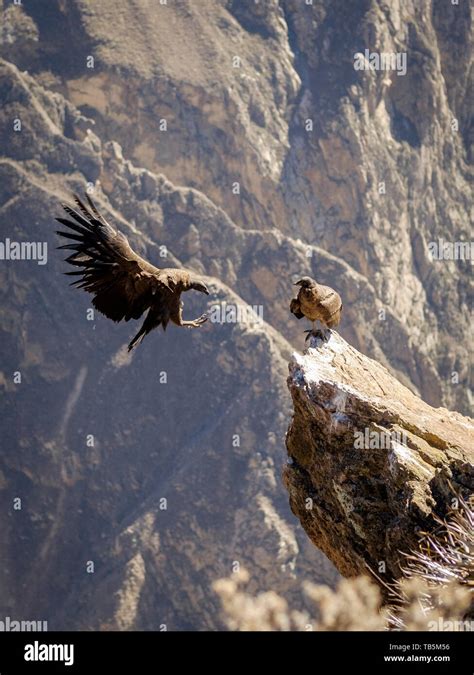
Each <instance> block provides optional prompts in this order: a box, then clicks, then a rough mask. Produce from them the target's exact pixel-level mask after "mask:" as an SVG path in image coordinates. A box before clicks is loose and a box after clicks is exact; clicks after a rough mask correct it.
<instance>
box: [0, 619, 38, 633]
mask: <svg viewBox="0 0 474 675" xmlns="http://www.w3.org/2000/svg"><path fill="white" fill-rule="evenodd" d="M47 630H48V622H47V621H24V620H21V621H17V620H16V619H11V618H10V617H9V616H6V617H5V618H4V619H3V621H2V620H1V619H0V633H28V632H30V631H38V632H45V631H47Z"/></svg>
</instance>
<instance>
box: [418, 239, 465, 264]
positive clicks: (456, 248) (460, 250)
mask: <svg viewBox="0 0 474 675" xmlns="http://www.w3.org/2000/svg"><path fill="white" fill-rule="evenodd" d="M428 254H429V257H430V260H470V261H471V264H473V261H474V242H472V241H445V240H444V239H442V238H438V241H430V242H429V243H428Z"/></svg>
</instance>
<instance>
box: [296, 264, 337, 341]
mask: <svg viewBox="0 0 474 675" xmlns="http://www.w3.org/2000/svg"><path fill="white" fill-rule="evenodd" d="M295 286H301V288H300V290H299V291H298V295H297V296H296V298H293V300H292V301H291V303H290V312H291V313H292V314H294V315H295V316H296V318H297V319H302V318H303V317H304V316H305V317H306V318H307V319H309V320H310V321H312V322H313V329H312V330H310V331H308V332H309V333H311V332H313V331H314V323H315V322H316V321H320V322H321V323H322V324H323V325H324V326H325V327H326V328H334V327H335V326H337V325H338V324H339V322H340V320H341V312H342V301H341V296H340V295H339V293H336V291H335V290H334V289H332V288H330V287H329V286H322V285H321V284H318V283H317V282H316V281H314V279H311V277H303V278H302V279H300V280H299V281H297V282H296V283H295Z"/></svg>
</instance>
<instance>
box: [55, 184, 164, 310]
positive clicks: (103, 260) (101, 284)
mask: <svg viewBox="0 0 474 675" xmlns="http://www.w3.org/2000/svg"><path fill="white" fill-rule="evenodd" d="M74 199H75V202H76V204H77V206H78V209H79V210H78V211H76V210H75V209H73V208H71V207H70V206H68V205H67V204H63V208H64V210H65V211H66V213H67V214H68V216H70V219H68V218H56V220H57V221H59V222H60V223H61V224H62V225H65V226H66V227H67V228H68V229H67V230H66V231H60V230H58V234H59V235H61V236H62V237H65V238H66V239H67V240H68V243H67V244H65V245H64V246H60V247H59V248H61V249H66V250H70V251H72V254H71V255H70V256H69V257H68V258H66V261H67V262H68V263H69V264H70V265H72V266H73V267H76V268H78V269H77V270H76V271H74V272H66V274H68V275H71V276H78V277H79V279H77V281H73V283H72V284H71V285H72V286H77V287H78V288H83V289H84V290H86V291H88V292H89V293H92V294H94V296H95V297H94V300H93V301H92V304H93V305H94V307H96V309H98V310H99V311H100V312H102V313H103V314H105V316H107V317H108V318H109V319H112V320H113V321H121V320H122V319H125V321H128V320H129V319H132V318H133V319H138V318H139V317H140V316H141V315H142V314H143V312H144V311H145V310H146V309H147V308H148V307H149V306H150V304H151V303H152V302H153V304H157V305H158V304H160V302H159V301H160V296H162V299H163V303H165V302H166V295H167V294H168V293H169V292H170V291H171V289H170V287H169V285H168V284H169V281H168V276H167V275H166V273H165V274H162V271H161V270H159V269H158V268H157V267H154V266H153V265H150V263H148V262H147V261H146V260H144V259H143V258H141V257H140V256H139V255H137V254H136V253H135V252H134V251H133V249H132V248H131V246H130V244H129V243H128V240H127V238H126V237H125V236H124V235H123V234H122V233H121V232H119V231H118V230H116V229H114V228H113V227H112V226H111V225H109V223H108V222H107V221H106V220H105V218H104V217H103V216H102V215H101V214H100V213H99V211H98V210H97V208H96V207H95V205H94V204H93V202H92V200H91V199H90V198H89V196H88V195H86V199H87V201H88V204H89V207H90V208H87V207H86V206H85V205H84V203H83V202H82V201H81V200H80V199H79V197H77V196H75V197H74Z"/></svg>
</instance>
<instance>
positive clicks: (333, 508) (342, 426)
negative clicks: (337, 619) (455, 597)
mask: <svg viewBox="0 0 474 675" xmlns="http://www.w3.org/2000/svg"><path fill="white" fill-rule="evenodd" d="M288 384H289V389H290V392H291V395H292V398H293V405H294V416H293V419H292V422H291V424H290V427H289V430H288V434H287V449H288V455H289V460H288V464H287V466H286V468H285V472H284V481H285V485H286V487H287V489H288V492H289V496H290V506H291V509H292V511H293V513H294V514H295V515H296V516H297V517H298V518H299V520H300V522H301V524H302V526H303V528H304V529H305V531H306V533H307V534H308V536H309V537H310V538H311V540H312V541H313V543H314V544H316V546H318V547H319V548H320V549H321V550H323V551H324V552H325V553H326V555H327V556H328V557H329V558H330V559H331V560H332V561H333V562H334V564H335V565H336V567H337V568H338V570H339V571H340V572H341V574H343V575H344V576H355V575H357V574H363V573H367V571H368V568H369V569H370V570H372V571H373V572H375V573H377V574H379V577H380V578H381V579H382V580H383V581H388V580H393V579H394V578H398V577H399V576H400V575H401V571H400V564H403V563H404V559H403V556H401V553H402V552H405V553H409V552H411V551H414V550H417V549H418V544H419V539H420V533H421V532H424V533H427V532H428V533H429V532H432V531H433V530H434V529H435V528H436V527H437V523H436V522H435V517H436V516H437V517H438V518H443V517H445V516H446V514H447V513H448V511H450V510H452V509H453V508H454V509H455V508H457V507H456V499H458V501H459V497H461V498H463V499H468V498H469V497H470V496H471V495H472V493H473V490H474V466H473V464H474V424H473V423H472V420H469V419H468V418H466V417H462V416H461V415H459V414H458V413H454V412H450V411H448V410H446V409H444V408H436V409H435V408H431V407H430V406H429V405H427V404H426V403H424V402H423V401H422V400H421V399H419V398H418V397H416V396H415V395H414V394H412V392H410V391H409V390H408V389H407V388H406V387H404V386H403V385H402V384H400V383H399V382H398V381H397V380H396V379H395V378H394V377H393V376H392V375H390V373H389V372H388V371H387V370H386V369H385V368H384V367H383V366H381V365H380V364H379V363H377V362H376V361H373V360H371V359H369V358H367V357H366V356H363V355H362V354H360V353H359V352H358V351H357V350H356V349H354V348H353V347H351V346H350V345H348V344H347V342H345V341H344V340H343V338H341V337H340V336H338V335H337V333H334V332H332V333H331V336H330V338H329V340H328V341H327V342H326V341H323V340H321V339H318V338H311V346H310V347H309V349H307V350H306V351H305V352H304V354H303V355H300V354H296V355H295V356H294V358H293V361H292V362H291V363H290V377H289V379H288Z"/></svg>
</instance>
